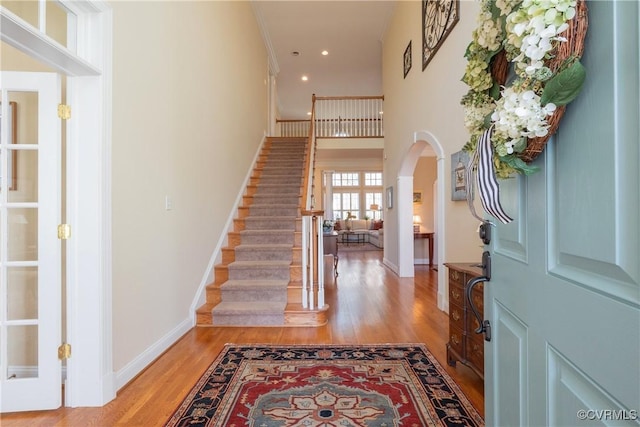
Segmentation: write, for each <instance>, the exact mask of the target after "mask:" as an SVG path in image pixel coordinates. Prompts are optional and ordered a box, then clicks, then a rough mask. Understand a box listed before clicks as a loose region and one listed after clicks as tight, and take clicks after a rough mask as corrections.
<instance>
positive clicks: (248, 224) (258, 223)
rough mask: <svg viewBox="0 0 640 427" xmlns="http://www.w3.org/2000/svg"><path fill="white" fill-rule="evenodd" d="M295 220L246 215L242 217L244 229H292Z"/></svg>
mask: <svg viewBox="0 0 640 427" xmlns="http://www.w3.org/2000/svg"><path fill="white" fill-rule="evenodd" d="M294 227H295V221H293V220H290V219H277V218H270V217H264V218H261V217H247V218H245V219H244V229H245V230H289V231H293V230H294Z"/></svg>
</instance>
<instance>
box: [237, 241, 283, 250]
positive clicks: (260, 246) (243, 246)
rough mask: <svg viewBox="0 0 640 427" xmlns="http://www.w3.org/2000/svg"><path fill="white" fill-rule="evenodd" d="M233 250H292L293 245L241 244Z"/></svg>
mask: <svg viewBox="0 0 640 427" xmlns="http://www.w3.org/2000/svg"><path fill="white" fill-rule="evenodd" d="M235 249H236V250H237V249H260V250H266V249H274V250H277V249H284V250H287V249H293V244H287V243H241V244H239V245H238V246H236V247H235Z"/></svg>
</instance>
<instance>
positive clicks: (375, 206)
mask: <svg viewBox="0 0 640 427" xmlns="http://www.w3.org/2000/svg"><path fill="white" fill-rule="evenodd" d="M369 210H370V211H373V219H376V212H378V211H379V210H380V206H378V205H377V204H375V203H372V204H371V205H370V206H369Z"/></svg>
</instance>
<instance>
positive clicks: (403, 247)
mask: <svg viewBox="0 0 640 427" xmlns="http://www.w3.org/2000/svg"><path fill="white" fill-rule="evenodd" d="M428 147H430V148H431V149H432V150H433V152H434V153H435V157H436V169H437V171H436V190H435V193H436V200H435V207H434V210H435V212H434V229H435V242H434V246H435V249H436V251H437V253H438V254H439V257H438V260H437V261H436V262H437V265H436V267H437V269H438V308H440V309H441V310H444V308H445V307H446V300H447V298H446V289H445V283H446V280H445V276H444V268H442V266H441V265H440V264H441V258H442V255H443V254H444V253H445V239H444V238H443V237H444V230H445V227H444V223H445V215H444V195H445V189H444V182H445V179H444V173H445V172H444V160H445V156H444V149H443V148H442V144H440V142H439V141H438V139H437V138H436V137H435V136H434V135H433V134H432V133H431V132H428V131H418V132H415V133H414V136H413V144H412V145H411V147H410V149H409V151H408V152H407V154H406V155H405V157H404V159H403V160H402V165H401V166H400V169H399V171H398V176H397V188H398V197H397V204H398V267H399V268H398V275H399V276H400V277H413V275H414V238H413V187H414V182H413V175H414V172H415V169H416V165H417V164H418V161H419V159H420V156H421V155H422V154H423V152H424V151H425V149H426V148H428Z"/></svg>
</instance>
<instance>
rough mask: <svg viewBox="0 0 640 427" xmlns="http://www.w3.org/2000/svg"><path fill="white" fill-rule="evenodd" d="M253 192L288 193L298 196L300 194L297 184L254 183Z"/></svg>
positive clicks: (260, 193)
mask: <svg viewBox="0 0 640 427" xmlns="http://www.w3.org/2000/svg"><path fill="white" fill-rule="evenodd" d="M254 194H259V195H265V194H288V195H295V196H298V195H299V194H300V186H299V185H288V184H283V185H277V184H274V185H269V184H258V185H256V191H255V193H254Z"/></svg>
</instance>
